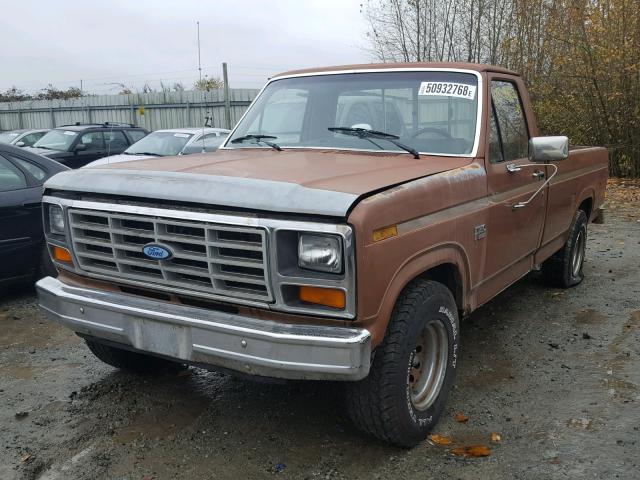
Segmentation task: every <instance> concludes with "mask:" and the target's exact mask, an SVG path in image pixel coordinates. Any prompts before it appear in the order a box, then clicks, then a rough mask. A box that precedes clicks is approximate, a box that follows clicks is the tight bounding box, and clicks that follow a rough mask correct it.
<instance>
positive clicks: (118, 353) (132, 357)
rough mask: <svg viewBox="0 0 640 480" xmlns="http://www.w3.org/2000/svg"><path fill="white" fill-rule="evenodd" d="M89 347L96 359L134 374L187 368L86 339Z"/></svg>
mask: <svg viewBox="0 0 640 480" xmlns="http://www.w3.org/2000/svg"><path fill="white" fill-rule="evenodd" d="M85 342H86V343H87V347H89V350H91V353H93V354H94V355H95V356H96V357H98V358H99V359H100V360H102V361H103V362H104V363H106V364H108V365H111V366H112V367H116V368H119V369H121V370H126V371H129V372H133V373H139V374H144V373H147V374H148V373H151V374H152V373H170V372H177V371H180V370H183V369H185V368H186V366H185V365H183V364H181V363H178V362H172V361H171V360H165V359H164V358H159V357H154V356H153V355H146V354H144V353H137V352H132V351H130V350H125V349H122V348H116V347H112V346H109V345H105V344H104V343H100V342H96V341H95V340H89V339H85Z"/></svg>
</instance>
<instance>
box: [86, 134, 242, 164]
mask: <svg viewBox="0 0 640 480" xmlns="http://www.w3.org/2000/svg"><path fill="white" fill-rule="evenodd" d="M229 132H230V130H226V129H224V128H209V127H206V128H175V129H168V130H156V131H155V132H151V133H150V134H149V135H147V136H146V137H144V138H143V139H142V140H140V141H138V142H136V143H134V144H133V145H131V146H130V147H129V148H127V149H126V150H125V151H124V152H123V153H122V154H121V155H111V156H110V157H105V158H101V159H99V160H96V161H94V162H91V163H90V164H88V165H87V166H96V165H105V164H108V163H118V162H128V161H131V160H141V159H143V158H149V157H169V156H174V155H189V154H192V153H202V152H203V151H204V152H214V151H216V150H217V149H218V147H219V146H220V145H222V142H224V140H225V139H226V138H227V135H229Z"/></svg>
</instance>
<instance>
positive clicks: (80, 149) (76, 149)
mask: <svg viewBox="0 0 640 480" xmlns="http://www.w3.org/2000/svg"><path fill="white" fill-rule="evenodd" d="M86 149H87V146H86V145H85V144H84V143H79V144H78V145H76V146H75V147H74V148H73V151H74V152H84V151H85V150H86Z"/></svg>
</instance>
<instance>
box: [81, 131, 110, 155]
mask: <svg viewBox="0 0 640 480" xmlns="http://www.w3.org/2000/svg"><path fill="white" fill-rule="evenodd" d="M80 143H82V144H83V145H86V146H87V151H91V150H104V139H103V137H102V132H89V133H85V134H84V135H82V137H81V138H80Z"/></svg>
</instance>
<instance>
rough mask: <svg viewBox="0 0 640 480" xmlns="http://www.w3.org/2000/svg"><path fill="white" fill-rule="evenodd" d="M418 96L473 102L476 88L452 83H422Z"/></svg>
mask: <svg viewBox="0 0 640 480" xmlns="http://www.w3.org/2000/svg"><path fill="white" fill-rule="evenodd" d="M418 95H442V96H445V97H458V98H466V99H468V100H473V99H474V98H475V96H476V86H475V85H466V84H464V83H453V82H422V83H421V84H420V89H419V90H418Z"/></svg>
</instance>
